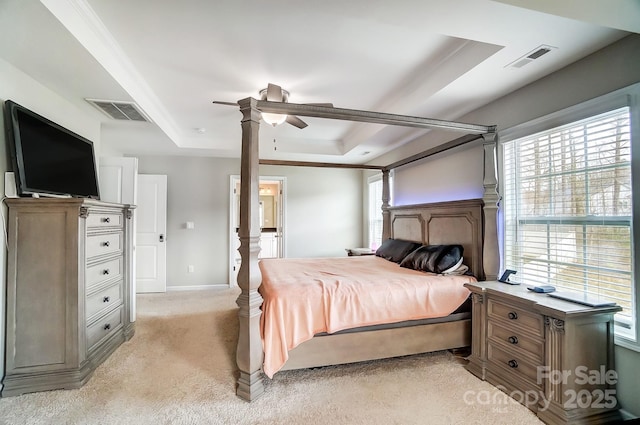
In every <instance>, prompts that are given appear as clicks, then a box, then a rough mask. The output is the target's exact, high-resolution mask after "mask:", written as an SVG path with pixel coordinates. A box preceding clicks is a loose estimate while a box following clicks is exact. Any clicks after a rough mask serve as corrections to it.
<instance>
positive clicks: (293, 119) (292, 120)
mask: <svg viewBox="0 0 640 425" xmlns="http://www.w3.org/2000/svg"><path fill="white" fill-rule="evenodd" d="M286 121H287V122H288V123H289V124H291V125H293V126H295V127H298V128H305V127H306V126H307V125H308V124H307V123H306V122H304V121H302V120H301V119H300V118H298V117H296V116H295V115H287V119H286Z"/></svg>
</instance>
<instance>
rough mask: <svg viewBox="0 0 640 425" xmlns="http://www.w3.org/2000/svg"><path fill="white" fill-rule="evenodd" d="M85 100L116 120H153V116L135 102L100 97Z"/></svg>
mask: <svg viewBox="0 0 640 425" xmlns="http://www.w3.org/2000/svg"><path fill="white" fill-rule="evenodd" d="M85 100H86V101H87V102H89V103H90V104H92V105H93V106H95V107H96V108H98V109H99V110H100V111H101V112H102V113H104V114H105V115H107V116H108V117H110V118H113V119H114V120H123V121H144V122H151V118H149V116H148V115H147V114H145V113H144V111H143V110H142V109H141V108H140V107H139V106H138V105H137V104H136V103H135V102H125V101H116V100H100V99H85Z"/></svg>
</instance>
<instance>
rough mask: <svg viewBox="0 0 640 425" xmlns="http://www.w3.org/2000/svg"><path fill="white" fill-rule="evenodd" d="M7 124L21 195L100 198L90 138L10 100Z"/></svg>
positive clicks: (6, 115)
mask: <svg viewBox="0 0 640 425" xmlns="http://www.w3.org/2000/svg"><path fill="white" fill-rule="evenodd" d="M5 128H6V133H7V143H8V144H9V147H10V149H11V157H12V160H13V167H14V173H15V178H16V189H17V191H18V195H20V196H30V195H33V194H43V195H66V196H75V197H85V198H94V199H100V193H99V189H98V178H97V173H96V162H95V155H94V151H93V143H92V142H91V141H90V140H87V139H85V138H84V137H82V136H80V135H78V134H76V133H74V132H72V131H70V130H67V129H66V128H64V127H62V126H60V125H58V124H56V123H54V122H52V121H50V120H48V119H46V118H44V117H42V116H40V115H38V114H36V113H35V112H33V111H30V110H28V109H27V108H25V107H23V106H20V105H18V104H17V103H15V102H12V101H10V100H7V101H6V102H5Z"/></svg>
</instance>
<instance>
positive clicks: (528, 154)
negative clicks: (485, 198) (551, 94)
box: [503, 107, 636, 335]
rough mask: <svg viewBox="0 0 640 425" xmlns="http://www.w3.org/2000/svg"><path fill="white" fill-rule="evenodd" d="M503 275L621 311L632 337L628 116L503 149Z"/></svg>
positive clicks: (599, 119) (621, 113)
mask: <svg viewBox="0 0 640 425" xmlns="http://www.w3.org/2000/svg"><path fill="white" fill-rule="evenodd" d="M503 148H504V150H503V167H504V181H505V183H504V194H503V199H504V202H503V206H504V223H505V228H504V238H505V240H504V253H505V267H506V268H509V269H515V270H517V271H518V275H517V276H518V280H519V281H521V282H522V283H525V284H528V285H537V284H551V285H555V286H557V287H558V289H565V290H569V291H573V292H586V293H588V294H590V295H592V296H595V297H598V298H603V299H609V300H612V301H615V302H616V303H618V304H619V305H620V306H622V307H623V311H622V312H621V313H619V314H617V315H616V325H617V328H616V332H618V326H619V327H621V330H623V332H624V330H625V329H626V330H627V331H628V332H629V334H632V335H635V329H634V327H635V323H634V316H635V315H634V311H636V310H635V300H634V292H635V291H634V278H633V266H632V265H633V261H632V258H633V243H632V242H633V241H632V227H631V224H632V208H633V205H632V190H631V137H630V112H629V108H627V107H625V108H621V109H616V110H613V111H610V112H607V113H604V114H600V115H597V116H593V117H590V118H588V119H585V120H581V121H577V122H574V123H571V124H568V125H564V126H562V127H557V128H553V129H551V130H548V131H544V132H541V133H538V134H534V135H532V136H528V137H524V138H520V139H516V140H513V141H509V142H506V143H504V145H503Z"/></svg>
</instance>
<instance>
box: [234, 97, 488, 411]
mask: <svg viewBox="0 0 640 425" xmlns="http://www.w3.org/2000/svg"><path fill="white" fill-rule="evenodd" d="M238 104H239V106H240V111H241V112H242V114H243V118H242V159H241V176H240V179H241V191H240V227H239V232H238V234H239V237H240V248H239V251H240V255H241V258H242V263H241V267H240V270H239V273H238V285H239V286H240V288H241V294H240V296H239V297H238V299H237V304H238V306H239V312H238V318H239V339H238V347H237V352H236V361H237V365H238V369H239V371H240V376H239V378H238V382H237V383H238V387H237V395H238V396H239V397H241V398H243V399H245V400H248V401H251V400H253V399H255V398H257V397H259V396H260V395H261V394H262V392H263V391H264V386H263V382H262V380H263V376H262V374H263V371H262V368H263V355H264V352H263V341H262V336H261V328H260V323H261V316H262V314H263V313H262V310H261V306H262V304H263V298H262V296H261V294H260V292H259V289H260V286H261V284H262V275H261V272H260V269H259V264H258V252H259V249H260V248H259V239H260V223H259V194H258V190H259V170H258V167H259V164H261V163H262V164H277V165H296V166H324V167H328V166H336V167H349V168H362V169H377V170H380V171H381V172H382V181H383V195H382V198H383V199H382V202H383V205H382V210H383V234H382V239H383V240H387V239H390V238H394V239H400V240H407V241H415V242H417V243H419V244H424V245H440V244H460V245H462V246H464V248H465V249H464V263H465V264H466V265H467V266H469V268H470V270H471V272H472V273H474V275H475V276H476V277H477V278H478V279H485V278H487V279H495V277H496V274H497V272H498V243H497V232H496V218H497V208H498V207H497V203H498V194H497V190H496V189H497V178H496V170H495V150H496V129H495V127H494V126H482V125H475V124H466V123H455V122H449V121H442V120H434V119H428V118H420V117H410V116H403V115H394V114H385V113H376V112H368V111H357V110H350V109H341V108H333V107H327V106H318V105H298V104H290V103H280V102H269V101H261V100H256V99H253V98H247V99H243V100H240V101H239V102H238ZM261 112H270V113H276V114H292V115H299V116H311V117H317V118H329V119H340V120H350V121H360V122H369V123H379V124H387V125H399V126H409V127H419V128H430V129H432V128H443V129H448V130H456V131H461V132H464V133H466V134H465V135H464V136H462V137H460V138H457V139H455V140H453V141H450V142H448V143H445V144H443V145H441V146H439V147H436V148H433V149H430V150H428V151H425V152H423V153H421V154H417V155H413V156H411V157H409V158H407V159H405V160H402V161H398V162H395V163H393V164H390V165H388V166H384V167H381V166H366V165H352V164H323V163H302V162H290V161H261V160H260V159H259V149H258V131H259V126H260V117H261V115H260V114H261ZM475 141H479V142H482V144H483V146H484V196H483V199H482V200H467V201H454V202H443V203H438V204H424V205H417V206H404V207H390V206H389V193H390V192H389V173H390V171H391V170H393V169H395V168H398V167H401V166H404V165H407V164H409V163H412V162H414V161H418V160H420V159H423V158H426V157H428V156H430V155H433V154H435V153H438V152H442V151H444V150H447V149H451V148H453V147H457V146H461V145H463V144H467V143H472V142H475ZM470 343H471V336H470V319H469V318H468V317H466V318H462V319H459V320H458V319H457V320H451V321H440V322H435V323H427V324H420V325H416V326H410V327H398V328H386V329H376V330H367V331H366V332H348V333H336V334H329V335H322V336H317V337H313V338H312V339H310V340H308V341H306V342H303V343H301V344H299V345H298V346H297V347H296V348H294V349H293V350H291V351H290V352H289V359H288V361H287V362H286V363H285V365H284V367H283V369H294V368H303V367H311V366H321V365H329V364H340V363H348V362H355V361H362V360H370V359H378V358H385V357H394V356H401V355H407V354H416V353H422V352H429V351H435V350H442V349H447V348H457V347H461V346H468V345H470Z"/></svg>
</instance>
